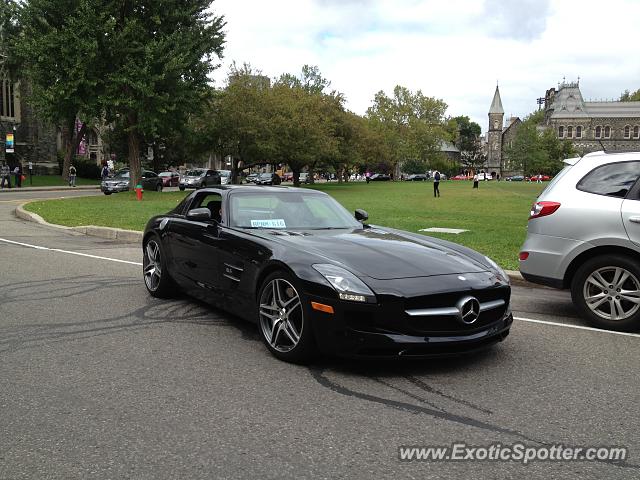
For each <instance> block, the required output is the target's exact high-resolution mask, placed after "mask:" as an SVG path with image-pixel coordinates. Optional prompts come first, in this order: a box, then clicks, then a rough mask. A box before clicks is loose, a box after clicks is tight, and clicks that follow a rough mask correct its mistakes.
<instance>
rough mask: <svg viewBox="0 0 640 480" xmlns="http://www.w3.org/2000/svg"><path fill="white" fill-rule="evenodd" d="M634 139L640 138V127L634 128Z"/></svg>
mask: <svg viewBox="0 0 640 480" xmlns="http://www.w3.org/2000/svg"><path fill="white" fill-rule="evenodd" d="M633 138H640V127H639V126H638V125H636V126H635V127H633Z"/></svg>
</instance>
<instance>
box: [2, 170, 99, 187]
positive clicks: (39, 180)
mask: <svg viewBox="0 0 640 480" xmlns="http://www.w3.org/2000/svg"><path fill="white" fill-rule="evenodd" d="M24 176H25V177H27V178H26V180H25V181H24V182H22V186H23V187H59V186H64V185H69V184H68V183H67V182H65V181H64V180H63V179H62V177H60V176H58V175H34V176H33V177H32V180H33V185H32V184H31V183H30V182H29V173H25V174H24ZM13 183H14V182H13V176H11V186H13ZM76 185H100V179H97V178H96V179H92V178H76Z"/></svg>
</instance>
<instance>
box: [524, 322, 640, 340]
mask: <svg viewBox="0 0 640 480" xmlns="http://www.w3.org/2000/svg"><path fill="white" fill-rule="evenodd" d="M513 319H514V320H520V321H521V322H531V323H542V324H543V325H554V326H556V327H567V328H576V329H578V330H588V331H590V332H597V333H611V334H613V335H623V336H625V337H640V333H628V332H616V331H613V330H603V329H600V328H593V327H583V326H582V325H570V324H568V323H559V322H548V321H546V320H536V319H533V318H523V317H513Z"/></svg>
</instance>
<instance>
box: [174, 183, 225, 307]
mask: <svg viewBox="0 0 640 480" xmlns="http://www.w3.org/2000/svg"><path fill="white" fill-rule="evenodd" d="M221 204H222V196H221V194H220V192H202V193H199V194H197V195H196V196H195V197H194V199H193V201H192V202H191V205H190V206H189V209H188V210H187V212H186V215H185V216H184V217H181V218H176V219H172V221H171V222H170V225H169V227H168V228H169V230H170V236H171V245H172V247H171V248H172V254H173V257H174V262H175V267H176V271H177V273H178V274H179V275H180V276H181V277H182V279H183V282H181V283H184V284H186V285H187V289H188V290H189V291H190V293H192V294H193V295H195V296H197V297H200V298H203V299H205V300H210V298H209V297H210V296H211V295H213V296H216V295H217V294H219V293H220V288H221V284H220V279H219V273H220V272H219V258H220V253H219V246H220V226H219V222H218V221H217V220H216V219H215V217H216V216H217V214H218V212H219V210H220V206H221ZM214 205H216V206H215V207H214ZM195 208H210V209H211V210H212V213H213V217H214V218H212V219H211V220H210V221H197V220H192V219H189V218H188V211H189V210H193V209H195Z"/></svg>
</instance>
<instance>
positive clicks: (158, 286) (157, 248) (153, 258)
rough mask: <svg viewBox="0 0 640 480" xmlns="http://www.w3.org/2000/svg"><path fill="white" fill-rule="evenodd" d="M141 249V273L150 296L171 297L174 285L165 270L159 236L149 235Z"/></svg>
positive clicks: (164, 258) (164, 260) (164, 257)
mask: <svg viewBox="0 0 640 480" xmlns="http://www.w3.org/2000/svg"><path fill="white" fill-rule="evenodd" d="M142 251H143V260H142V275H143V278H144V285H145V287H147V291H148V292H149V294H150V295H151V296H152V297H156V298H169V297H171V292H172V291H173V287H174V285H173V282H172V281H171V277H169V272H168V271H167V267H166V265H167V262H166V256H165V253H164V250H163V248H162V242H161V241H160V238H159V237H158V236H157V235H152V236H151V237H149V238H148V239H147V241H146V242H145V243H144V246H143V248H142Z"/></svg>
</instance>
